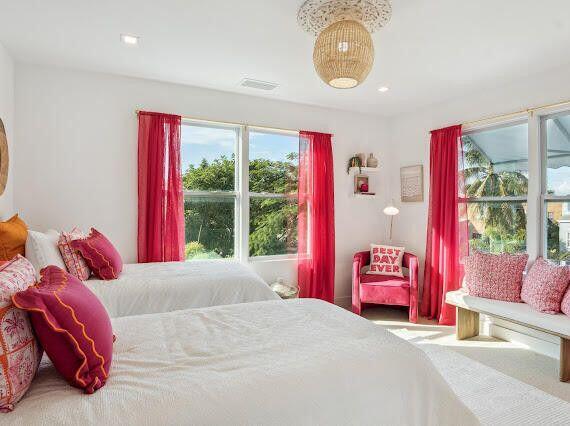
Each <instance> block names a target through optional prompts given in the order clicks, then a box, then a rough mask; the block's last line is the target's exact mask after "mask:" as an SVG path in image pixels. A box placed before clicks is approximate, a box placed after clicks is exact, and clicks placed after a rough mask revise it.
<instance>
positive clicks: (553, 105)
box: [463, 101, 570, 127]
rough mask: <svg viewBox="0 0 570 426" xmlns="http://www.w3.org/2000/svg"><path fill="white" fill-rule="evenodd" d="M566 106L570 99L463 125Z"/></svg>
mask: <svg viewBox="0 0 570 426" xmlns="http://www.w3.org/2000/svg"><path fill="white" fill-rule="evenodd" d="M564 106H570V101H563V102H557V103H554V104H548V105H541V106H539V107H535V108H527V109H522V110H520V111H516V112H511V113H508V114H501V115H495V116H493V117H487V118H482V119H480V120H475V121H467V122H465V123H463V126H464V127H473V126H476V125H478V124H481V123H485V122H487V121H500V120H506V119H508V118H514V117H516V116H519V115H522V114H533V113H535V112H537V111H541V110H545V109H550V108H557V107H564Z"/></svg>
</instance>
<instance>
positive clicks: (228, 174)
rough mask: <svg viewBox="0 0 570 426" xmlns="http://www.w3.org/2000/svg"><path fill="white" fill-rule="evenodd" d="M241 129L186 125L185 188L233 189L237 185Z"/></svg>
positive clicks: (184, 146)
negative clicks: (238, 142)
mask: <svg viewBox="0 0 570 426" xmlns="http://www.w3.org/2000/svg"><path fill="white" fill-rule="evenodd" d="M238 134H239V128H237V127H206V126H201V125H196V124H183V125H182V133H181V142H182V173H183V184H184V189H187V190H197V191H233V190H234V189H235V188H236V184H235V182H236V178H235V176H236V171H235V169H236V165H235V163H236V161H235V158H236V155H235V154H236V146H237V140H238Z"/></svg>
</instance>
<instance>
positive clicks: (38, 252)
mask: <svg viewBox="0 0 570 426" xmlns="http://www.w3.org/2000/svg"><path fill="white" fill-rule="evenodd" d="M58 240H59V232H57V231H54V230H53V229H50V230H49V231H47V232H46V233H45V234H44V233H42V232H36V231H28V239H27V240H26V258H27V259H28V260H29V261H30V263H31V264H32V265H34V268H35V269H36V273H37V274H38V276H39V273H40V270H41V269H42V268H45V267H46V266H48V265H55V266H57V267H59V268H61V269H63V270H64V271H67V268H66V267H65V263H64V262H63V258H62V257H61V253H60V252H59V248H58V246H57V241H58Z"/></svg>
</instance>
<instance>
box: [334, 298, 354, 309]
mask: <svg viewBox="0 0 570 426" xmlns="http://www.w3.org/2000/svg"><path fill="white" fill-rule="evenodd" d="M334 304H335V305H337V306H340V307H341V308H344V309H347V310H349V311H350V310H351V309H352V296H339V297H335V298H334Z"/></svg>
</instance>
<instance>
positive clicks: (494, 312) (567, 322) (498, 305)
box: [445, 289, 570, 338]
mask: <svg viewBox="0 0 570 426" xmlns="http://www.w3.org/2000/svg"><path fill="white" fill-rule="evenodd" d="M445 301H446V302H447V303H449V304H450V305H454V306H459V307H460V308H465V309H469V310H473V311H476V312H480V313H483V314H488V315H490V316H496V317H500V318H503V319H505V320H507V321H509V320H510V321H513V322H516V323H519V324H521V325H527V326H529V327H531V328H535V329H538V330H542V331H545V332H547V333H551V334H556V335H558V336H560V337H564V338H570V317H569V316H567V315H564V314H555V315H552V314H544V313H542V312H537V311H535V310H534V309H532V308H531V307H530V306H528V305H527V304H526V303H514V302H503V301H500V300H491V299H484V298H482V297H475V296H470V295H469V294H467V292H466V291H465V290H464V289H460V290H456V291H450V292H448V293H447V294H446V296H445Z"/></svg>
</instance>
